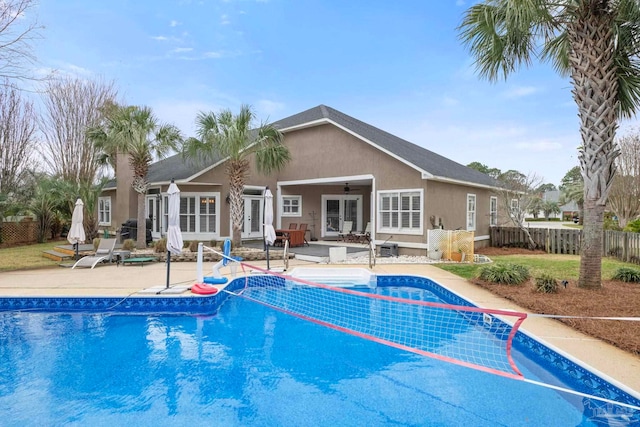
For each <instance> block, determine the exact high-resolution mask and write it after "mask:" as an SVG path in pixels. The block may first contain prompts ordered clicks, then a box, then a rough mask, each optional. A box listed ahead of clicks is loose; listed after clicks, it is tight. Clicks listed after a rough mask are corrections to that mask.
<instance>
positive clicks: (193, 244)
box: [189, 240, 199, 252]
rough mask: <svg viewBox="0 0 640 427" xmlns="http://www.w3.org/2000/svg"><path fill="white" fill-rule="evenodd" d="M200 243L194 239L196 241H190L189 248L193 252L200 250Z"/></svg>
mask: <svg viewBox="0 0 640 427" xmlns="http://www.w3.org/2000/svg"><path fill="white" fill-rule="evenodd" d="M198 243H199V242H198V241H197V240H194V241H192V242H190V243H189V250H190V251H191V252H198Z"/></svg>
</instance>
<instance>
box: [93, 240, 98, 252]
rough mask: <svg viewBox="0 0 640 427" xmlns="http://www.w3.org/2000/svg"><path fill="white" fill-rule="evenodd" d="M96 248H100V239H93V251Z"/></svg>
mask: <svg viewBox="0 0 640 427" xmlns="http://www.w3.org/2000/svg"><path fill="white" fill-rule="evenodd" d="M98 246H100V238H99V237H96V238H95V239H93V250H94V251H97V250H98Z"/></svg>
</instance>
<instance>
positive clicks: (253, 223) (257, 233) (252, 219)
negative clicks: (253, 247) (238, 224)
mask: <svg viewBox="0 0 640 427" xmlns="http://www.w3.org/2000/svg"><path fill="white" fill-rule="evenodd" d="M263 200H264V198H263V197H256V196H244V222H243V224H242V234H241V236H242V238H243V239H257V238H262V215H263V213H262V211H263Z"/></svg>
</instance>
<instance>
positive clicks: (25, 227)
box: [0, 218, 38, 246]
mask: <svg viewBox="0 0 640 427" xmlns="http://www.w3.org/2000/svg"><path fill="white" fill-rule="evenodd" d="M37 241H38V223H37V222H36V221H33V220H32V219H31V218H25V219H23V220H22V221H18V222H0V246H11V245H17V244H26V243H36V242H37Z"/></svg>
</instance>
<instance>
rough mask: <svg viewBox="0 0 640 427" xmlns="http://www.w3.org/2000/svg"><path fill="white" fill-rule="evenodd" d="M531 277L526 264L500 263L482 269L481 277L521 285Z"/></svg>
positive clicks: (489, 280) (504, 283)
mask: <svg viewBox="0 0 640 427" xmlns="http://www.w3.org/2000/svg"><path fill="white" fill-rule="evenodd" d="M529 277H531V275H530V273H529V269H528V268H527V267H525V266H524V265H519V264H509V263H498V264H494V265H487V266H485V267H482V268H481V269H480V275H479V276H478V278H479V279H481V280H485V281H487V282H492V283H499V284H503V285H520V284H522V283H523V282H525V281H527V280H528V279H529Z"/></svg>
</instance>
